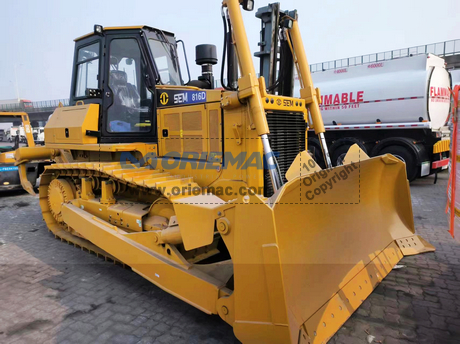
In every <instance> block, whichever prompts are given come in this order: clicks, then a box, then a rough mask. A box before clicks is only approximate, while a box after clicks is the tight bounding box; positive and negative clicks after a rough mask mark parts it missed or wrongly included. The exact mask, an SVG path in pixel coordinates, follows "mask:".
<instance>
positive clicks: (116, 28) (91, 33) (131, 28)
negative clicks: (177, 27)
mask: <svg viewBox="0 0 460 344" xmlns="http://www.w3.org/2000/svg"><path fill="white" fill-rule="evenodd" d="M142 29H147V30H149V31H156V30H161V29H157V28H154V27H151V26H148V25H134V26H109V27H104V28H103V31H109V30H142ZM161 31H163V32H164V33H165V34H169V35H172V36H174V34H173V33H172V32H169V31H165V30H161ZM94 35H95V33H94V32H90V33H88V34H86V35H83V36H80V37H77V38H75V39H74V41H75V42H78V41H80V40H82V39H84V38H87V37H90V36H94Z"/></svg>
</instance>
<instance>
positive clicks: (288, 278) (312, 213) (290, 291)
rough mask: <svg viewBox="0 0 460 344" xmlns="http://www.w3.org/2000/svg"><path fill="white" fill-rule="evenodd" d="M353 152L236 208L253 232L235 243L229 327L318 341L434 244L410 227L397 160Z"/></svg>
mask: <svg viewBox="0 0 460 344" xmlns="http://www.w3.org/2000/svg"><path fill="white" fill-rule="evenodd" d="M354 150H355V149H354ZM351 153H352V155H353V156H354V157H353V159H351V160H354V162H353V163H352V164H349V165H343V166H339V167H336V168H333V169H328V170H322V171H315V172H313V173H310V174H309V175H307V176H305V175H304V176H300V177H297V178H294V179H292V180H290V181H289V182H288V183H286V184H285V185H284V186H283V187H282V188H281V189H280V190H279V192H278V193H277V194H275V195H274V196H273V197H272V198H270V199H269V200H268V201H267V200H263V199H260V198H258V196H257V195H253V196H251V198H250V200H249V202H248V204H247V205H246V206H243V207H241V209H240V210H239V212H240V215H241V217H240V220H238V221H239V224H240V225H242V226H245V227H246V226H247V228H251V231H252V234H249V233H248V234H247V236H246V233H244V234H243V235H241V236H240V237H239V243H238V245H241V247H240V248H239V247H235V250H238V252H239V253H240V255H241V256H240V257H238V258H237V257H235V260H234V264H235V291H238V290H241V289H243V290H244V294H243V295H241V293H238V292H236V294H235V295H234V298H235V309H236V315H235V323H234V325H233V326H234V329H235V333H236V335H237V337H238V338H239V339H240V340H242V341H243V342H254V341H255V342H267V343H268V342H270V343H275V342H283V343H285V342H291V343H325V342H327V341H328V340H329V339H330V338H331V337H332V336H333V335H334V333H335V332H336V331H338V330H339V329H340V327H341V326H342V325H343V324H344V322H345V321H346V320H347V319H348V318H349V317H350V316H351V314H352V313H353V312H354V311H355V310H356V309H357V308H358V307H359V306H360V305H361V303H362V302H363V301H364V300H365V299H366V298H367V297H368V296H369V295H370V294H371V293H372V291H373V289H374V288H375V287H376V286H377V284H378V283H379V282H381V281H382V279H383V278H384V277H385V276H386V275H387V274H388V273H389V272H390V271H391V270H392V268H393V267H394V266H395V265H396V264H397V263H398V262H399V261H400V259H401V258H402V257H403V256H405V255H411V254H418V253H422V252H430V251H434V250H435V249H434V247H433V246H432V245H431V244H429V243H428V242H427V241H425V240H424V239H422V238H421V237H419V236H417V235H415V229H414V222H413V214H412V205H411V198H410V190H409V184H408V181H407V178H406V172H405V165H404V163H402V162H401V161H399V160H398V159H396V158H395V157H393V156H392V155H385V156H380V157H375V158H368V157H367V156H366V157H365V158H366V159H365V160H362V161H358V160H355V158H356V156H358V157H359V151H357V150H355V151H354V152H353V151H352V152H351ZM356 153H357V154H356ZM262 203H265V205H266V207H268V208H269V209H266V207H263V204H262ZM246 216H247V217H248V219H247V220H242V219H243V218H245V217H246ZM254 216H257V219H258V222H260V224H259V225H258V226H254V223H253V222H252V221H253V218H254ZM259 226H261V227H262V226H263V227H264V228H265V230H263V229H262V228H260V230H259V229H257V228H258V227H259ZM256 227H257V228H256ZM267 231H268V232H269V233H270V235H266V233H267ZM272 233H273V234H272ZM254 235H256V236H257V238H258V239H257V243H256V242H255V239H254ZM264 235H265V238H264V239H262V237H263V236H264ZM246 241H248V242H250V243H251V244H250V247H249V246H248V247H246V250H245V249H244V247H243V246H244V244H243V243H244V242H246ZM235 245H237V244H236V243H235ZM256 247H258V248H257V250H256ZM250 251H256V252H255V253H253V252H250ZM256 264H260V267H259V268H256V267H255V265H256ZM257 269H258V270H257ZM241 276H243V277H241ZM255 300H258V301H259V302H258V303H255ZM262 300H263V302H262ZM248 304H249V305H252V306H249V307H250V309H248V306H247V305H248ZM261 304H263V305H264V306H263V307H262V306H260V305H261ZM256 307H258V309H257V311H256V310H255V309H256ZM239 309H240V311H238V310H239ZM242 309H244V311H242ZM262 310H265V312H266V313H264V314H263V316H262V315H261V314H262ZM256 313H258V314H257V315H256ZM263 334H264V335H263Z"/></svg>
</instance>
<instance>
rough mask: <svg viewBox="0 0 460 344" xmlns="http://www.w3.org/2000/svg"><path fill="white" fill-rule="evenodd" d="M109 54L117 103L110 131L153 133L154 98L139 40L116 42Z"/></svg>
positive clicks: (109, 113)
mask: <svg viewBox="0 0 460 344" xmlns="http://www.w3.org/2000/svg"><path fill="white" fill-rule="evenodd" d="M109 52H110V70H109V88H110V89H111V91H112V92H111V93H112V95H113V103H112V105H111V106H110V107H109V108H108V110H107V131H108V132H111V133H132V132H150V131H151V130H152V122H151V118H152V116H151V111H150V107H151V103H152V97H151V95H150V91H148V90H147V88H146V86H145V79H144V76H145V74H146V72H145V65H144V62H143V61H142V58H141V52H140V48H139V44H138V42H137V40H136V39H134V38H120V39H114V40H112V41H111V42H110V49H109Z"/></svg>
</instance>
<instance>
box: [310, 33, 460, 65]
mask: <svg viewBox="0 0 460 344" xmlns="http://www.w3.org/2000/svg"><path fill="white" fill-rule="evenodd" d="M428 53H431V54H434V55H438V56H440V57H443V56H450V55H459V54H460V39H456V40H452V41H446V42H440V43H432V44H426V45H419V46H416V47H411V48H404V49H396V50H391V51H385V52H382V53H375V54H368V55H362V56H355V57H349V58H346V59H339V60H335V61H328V62H321V63H315V64H312V65H310V70H311V72H312V73H314V72H321V71H325V70H329V69H337V68H345V67H350V66H357V65H361V64H365V63H373V62H380V61H387V60H392V59H397V58H400V57H408V56H414V55H421V54H428Z"/></svg>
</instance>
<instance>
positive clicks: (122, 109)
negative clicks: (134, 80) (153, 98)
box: [109, 70, 140, 131]
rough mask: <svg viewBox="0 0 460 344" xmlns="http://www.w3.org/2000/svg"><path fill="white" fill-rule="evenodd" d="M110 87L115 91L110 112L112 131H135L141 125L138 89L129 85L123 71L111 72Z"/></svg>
mask: <svg viewBox="0 0 460 344" xmlns="http://www.w3.org/2000/svg"><path fill="white" fill-rule="evenodd" d="M109 80H110V81H109V86H110V88H111V89H112V91H113V105H112V107H111V109H110V110H109V122H110V127H111V130H112V131H133V130H134V125H135V124H137V123H139V105H140V96H139V93H138V91H137V89H136V87H135V86H134V85H132V84H130V83H128V75H127V74H126V72H124V71H121V70H112V71H110V78H109Z"/></svg>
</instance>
